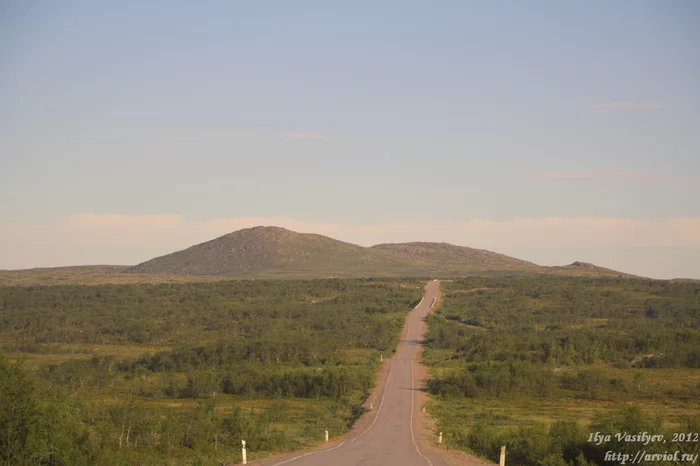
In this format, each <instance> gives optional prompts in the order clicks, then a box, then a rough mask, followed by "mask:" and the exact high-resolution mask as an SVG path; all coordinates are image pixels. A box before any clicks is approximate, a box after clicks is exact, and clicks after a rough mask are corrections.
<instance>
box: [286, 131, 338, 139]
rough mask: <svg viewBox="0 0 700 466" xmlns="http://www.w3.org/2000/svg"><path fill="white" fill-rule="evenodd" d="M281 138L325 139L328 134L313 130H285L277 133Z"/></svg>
mask: <svg viewBox="0 0 700 466" xmlns="http://www.w3.org/2000/svg"><path fill="white" fill-rule="evenodd" d="M277 137H278V138H281V139H325V138H326V137H327V136H326V135H325V134H322V133H316V132H313V131H285V132H283V133H279V134H278V135H277Z"/></svg>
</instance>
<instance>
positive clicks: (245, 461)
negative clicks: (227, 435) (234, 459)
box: [241, 440, 248, 464]
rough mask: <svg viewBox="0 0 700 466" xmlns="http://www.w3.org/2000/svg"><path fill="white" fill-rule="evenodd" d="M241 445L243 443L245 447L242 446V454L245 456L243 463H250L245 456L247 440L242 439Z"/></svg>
mask: <svg viewBox="0 0 700 466" xmlns="http://www.w3.org/2000/svg"><path fill="white" fill-rule="evenodd" d="M241 445H243V448H241V456H243V464H248V460H247V459H246V457H245V440H241Z"/></svg>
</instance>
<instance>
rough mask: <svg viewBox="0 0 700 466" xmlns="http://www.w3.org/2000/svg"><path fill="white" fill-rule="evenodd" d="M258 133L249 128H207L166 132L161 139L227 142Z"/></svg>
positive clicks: (257, 134) (254, 135)
mask: <svg viewBox="0 0 700 466" xmlns="http://www.w3.org/2000/svg"><path fill="white" fill-rule="evenodd" d="M259 135H260V133H259V132H257V131H250V130H233V129H222V130H214V129H208V130H201V131H191V132H188V131H183V132H181V133H174V134H167V135H165V136H164V137H163V139H165V140H166V141H170V142H196V143H201V142H229V141H235V140H239V139H248V138H252V137H256V136H259Z"/></svg>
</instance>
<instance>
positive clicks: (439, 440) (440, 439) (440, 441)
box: [438, 432, 442, 443]
mask: <svg viewBox="0 0 700 466" xmlns="http://www.w3.org/2000/svg"><path fill="white" fill-rule="evenodd" d="M438 443H442V432H440V438H439V439H438Z"/></svg>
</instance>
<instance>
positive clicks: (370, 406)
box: [369, 403, 374, 411]
mask: <svg viewBox="0 0 700 466" xmlns="http://www.w3.org/2000/svg"><path fill="white" fill-rule="evenodd" d="M373 409H374V406H373V405H372V403H370V404H369V410H370V411H372V410H373Z"/></svg>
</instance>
